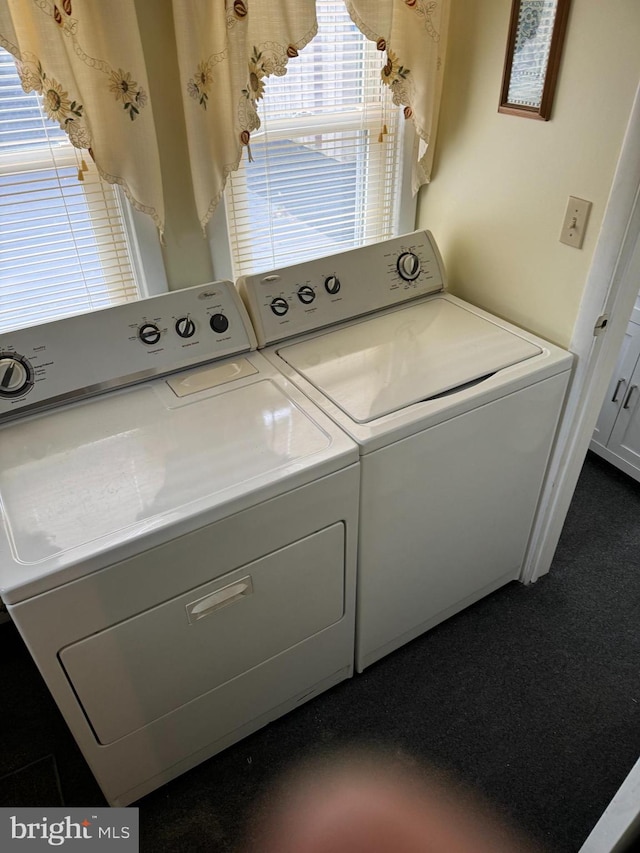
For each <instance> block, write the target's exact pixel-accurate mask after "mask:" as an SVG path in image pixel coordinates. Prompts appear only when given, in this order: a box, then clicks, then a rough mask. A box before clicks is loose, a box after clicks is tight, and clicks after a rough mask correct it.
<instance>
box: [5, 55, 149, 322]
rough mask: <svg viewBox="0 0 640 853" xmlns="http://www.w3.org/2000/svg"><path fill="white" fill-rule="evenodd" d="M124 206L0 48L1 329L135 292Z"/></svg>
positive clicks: (136, 278)
mask: <svg viewBox="0 0 640 853" xmlns="http://www.w3.org/2000/svg"><path fill="white" fill-rule="evenodd" d="M79 169H80V170H81V171H82V177H83V180H79V179H78V175H79ZM124 204H128V203H127V202H126V200H125V201H124ZM128 215H130V212H129V211H127V210H125V209H123V203H121V198H120V194H119V191H118V190H117V189H116V188H115V187H112V186H109V185H108V184H106V183H104V182H103V181H101V180H100V177H99V175H98V172H97V170H96V168H95V166H94V164H93V162H92V161H91V160H90V158H89V157H88V155H87V154H84V166H83V160H82V154H81V152H79V151H77V150H76V149H75V148H73V146H72V145H71V143H70V142H69V141H68V139H67V136H66V134H65V133H64V131H62V130H61V129H60V127H59V126H58V124H57V123H56V122H52V121H50V120H49V119H48V118H47V116H46V114H45V113H44V112H43V110H42V108H41V106H40V99H39V97H38V96H37V95H36V94H35V93H33V92H32V93H30V94H28V95H27V94H25V93H24V91H23V90H22V86H21V83H20V78H19V77H18V74H17V71H16V68H15V64H14V62H13V58H12V57H11V56H10V55H9V54H8V53H7V52H6V51H4V50H2V49H0V332H3V331H7V330H8V329H12V328H18V327H21V326H27V325H31V324H33V323H39V322H42V321H46V320H52V319H55V318H57V317H62V316H67V315H69V314H74V313H79V312H82V311H87V310H90V309H93V308H103V307H106V306H108V305H112V304H115V303H118V302H123V301H126V300H129V299H135V298H138V296H139V295H140V294H141V287H142V285H141V283H140V282H141V275H140V269H139V267H138V264H137V263H134V260H135V255H134V252H137V247H136V246H135V245H133V243H132V242H131V240H130V237H129V233H128V231H129V229H128V228H127V226H126V221H125V216H128Z"/></svg>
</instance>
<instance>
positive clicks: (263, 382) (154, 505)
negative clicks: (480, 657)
mask: <svg viewBox="0 0 640 853" xmlns="http://www.w3.org/2000/svg"><path fill="white" fill-rule="evenodd" d="M254 350H255V337H254V335H253V330H252V328H251V325H250V323H249V320H248V317H247V314H246V311H245V309H244V306H243V305H242V303H241V301H240V299H239V297H238V294H237V291H236V289H235V287H234V286H233V284H231V283H230V282H215V283H213V284H207V285H202V286H199V287H195V288H190V289H187V290H182V291H175V292H173V293H168V294H165V295H162V296H158V297H153V298H151V299H147V300H142V301H140V302H136V303H129V304H127V305H121V306H117V307H114V308H109V309H105V310H103V311H98V312H95V313H92V314H85V315H82V316H79V317H73V318H69V319H65V320H59V321H56V322H52V323H46V324H43V325H40V326H37V327H34V328H31V329H23V330H19V331H15V332H10V333H7V334H4V335H2V337H1V339H0V421H1V422H2V423H1V425H0V497H1V500H2V504H1V508H2V529H1V531H0V590H1V595H2V599H3V600H4V602H5V603H6V605H7V608H8V611H9V613H10V615H11V617H12V619H13V620H14V622H15V624H16V625H17V627H18V629H19V631H20V633H21V635H22V637H23V638H24V641H25V643H26V645H27V647H28V648H29V650H30V652H31V654H32V656H33V658H34V660H35V662H36V664H37V665H38V667H39V669H40V672H41V673H42V675H43V677H44V679H45V681H46V683H47V685H48V687H49V689H50V691H51V693H52V694H53V697H54V698H55V700H56V702H57V704H58V707H59V708H60V710H61V712H62V714H63V715H64V717H65V719H66V721H67V723H68V725H69V728H70V729H71V732H72V733H73V735H74V737H75V739H76V741H77V743H78V744H79V746H80V748H81V750H82V752H83V754H84V756H85V758H86V760H87V762H88V764H89V766H90V767H91V769H92V771H93V773H94V774H95V777H96V779H97V781H98V783H99V784H100V786H101V788H102V791H103V792H104V795H105V797H106V799H107V801H108V802H109V803H110V804H111V805H120V806H122V805H126V804H128V803H131V802H132V801H134V800H137V799H138V798H139V797H141V796H142V795H143V794H146V793H148V792H149V791H151V790H153V789H154V788H156V787H158V786H159V785H161V784H163V783H164V782H166V781H168V780H169V779H171V778H173V777H175V776H177V775H178V774H180V773H181V772H183V771H184V770H187V769H188V768H190V767H192V766H193V765H195V764H197V763H198V762H200V761H202V760H203V759H205V758H207V757H209V756H211V755H213V754H214V753H216V752H218V751H219V750H221V749H222V748H224V747H226V746H228V745H229V744H231V743H233V742H235V741H237V740H238V739H240V738H241V737H243V736H244V735H246V734H248V733H250V732H252V731H254V730H255V729H257V728H258V727H260V726H262V725H264V724H265V723H267V722H269V721H270V720H272V719H274V718H276V717H278V716H279V715H281V714H283V713H284V712H286V711H289V710H290V709H292V708H294V707H295V706H296V705H298V704H299V703H301V702H304V701H306V700H308V699H310V698H311V697H313V696H314V695H316V694H318V693H319V692H320V691H322V690H325V689H326V688H328V687H330V686H332V685H334V684H336V683H337V682H339V681H341V680H342V679H345V678H348V677H349V676H350V675H351V674H352V671H353V654H354V618H355V571H356V534H357V516H358V491H359V470H358V469H359V464H358V450H357V446H356V444H355V443H354V442H353V441H351V440H350V439H349V438H348V437H347V436H346V435H345V434H344V433H343V432H342V431H341V430H340V429H339V428H337V427H336V425H335V424H334V423H333V422H332V421H331V420H330V419H329V418H328V417H327V416H326V415H324V414H323V413H322V412H321V411H320V410H319V409H318V408H317V407H316V406H315V405H313V404H312V403H310V401H309V400H308V399H306V398H305V397H304V395H303V394H301V393H300V391H299V390H298V389H297V388H296V387H295V386H294V385H293V384H292V383H291V382H289V381H288V380H287V379H286V378H285V377H284V376H282V374H280V373H279V372H278V371H276V370H275V369H274V367H273V366H272V365H270V364H269V363H268V362H267V361H266V360H265V359H264V358H263V357H262V356H261V355H260V354H258V353H256V352H255V351H254ZM176 371H178V372H176ZM164 374H169V375H168V376H164Z"/></svg>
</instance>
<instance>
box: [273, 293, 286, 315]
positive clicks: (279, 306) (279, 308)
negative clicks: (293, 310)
mask: <svg viewBox="0 0 640 853" xmlns="http://www.w3.org/2000/svg"><path fill="white" fill-rule="evenodd" d="M271 310H272V311H273V313H274V314H275V315H276V317H284V315H285V314H286V313H287V311H288V310H289V303H288V302H287V300H286V299H284V298H283V297H282V296H276V298H275V299H272V300H271Z"/></svg>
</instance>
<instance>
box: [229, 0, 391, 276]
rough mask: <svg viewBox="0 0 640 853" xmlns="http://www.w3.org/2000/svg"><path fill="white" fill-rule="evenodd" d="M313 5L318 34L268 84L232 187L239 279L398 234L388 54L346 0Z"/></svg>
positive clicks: (326, 0)
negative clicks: (384, 72)
mask: <svg viewBox="0 0 640 853" xmlns="http://www.w3.org/2000/svg"><path fill="white" fill-rule="evenodd" d="M316 8H317V13H318V26H319V30H318V35H317V36H316V38H315V39H314V40H313V41H312V42H311V43H310V44H308V45H307V46H306V47H305V48H304V50H303V51H301V53H300V55H299V56H298V57H296V58H295V59H291V60H290V61H289V64H288V71H287V74H286V75H285V76H283V77H273V76H272V77H269V78H268V79H267V80H266V81H265V95H264V98H263V99H262V100H261V101H260V102H259V106H258V112H259V115H260V118H261V122H262V126H261V128H260V130H258V131H255V132H254V133H252V134H251V153H252V156H253V158H254V159H253V162H248V158H246V157H245V158H244V160H243V162H242V164H241V166H240V169H239V170H238V171H237V172H235V173H233V174H232V175H231V176H230V178H229V181H228V184H227V190H226V195H225V202H226V210H227V219H228V228H229V235H230V242H231V254H232V264H233V273H234V276H239V275H242V274H246V273H249V272H256V271H259V270H262V269H268V268H272V267H277V266H285V265H287V264H291V263H295V262H297V261H300V260H306V259H309V258H312V257H320V256H322V255H324V254H330V253H334V252H339V251H343V250H346V249H350V248H353V247H355V246H360V245H363V244H365V243H369V242H373V241H375V240H381V239H384V238H386V237H390V236H392V235H393V234H394V233H397V221H398V209H399V195H400V193H399V187H400V185H401V182H400V171H401V160H402V157H401V155H402V138H401V137H402V133H401V131H402V128H401V126H400V122H401V113H400V111H399V110H398V109H397V108H395V107H393V106H392V105H391V101H390V98H389V93H388V92H387V91H385V90H384V86H383V84H382V82H381V79H380V71H381V68H382V65H383V64H384V58H385V57H384V54H383V53H381V52H380V51H378V50H377V49H376V46H375V44H374V43H373V42H370V41H368V40H367V39H365V37H364V36H363V35H362V34H361V33H360V31H359V30H358V29H357V28H356V27H355V25H354V24H353V23H352V21H351V20H350V18H349V16H348V14H347V12H346V9H345V6H344V3H343V2H341V0H337V2H336V0H319V2H318V3H317V4H316ZM385 131H386V132H385Z"/></svg>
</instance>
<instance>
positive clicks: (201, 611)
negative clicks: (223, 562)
mask: <svg viewBox="0 0 640 853" xmlns="http://www.w3.org/2000/svg"><path fill="white" fill-rule="evenodd" d="M252 592H253V582H252V580H251V576H250V575H247V577H246V578H241V580H239V581H234V582H233V583H230V584H228V586H223V587H221V589H216V590H215V592H210V593H209V595H205V596H204V597H203V598H199V599H198V600H197V601H191V602H190V603H189V604H187V605H185V608H186V611H187V618H188V620H189V622H191V623H193V622H197V621H198V619H203V618H204V617H205V616H209V615H210V614H211V613H215V612H216V610H220V608H222V607H226V606H227V605H228V604H233V603H234V602H236V601H240V600H241V599H242V598H246V597H247V596H248V595H251V593H252Z"/></svg>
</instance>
